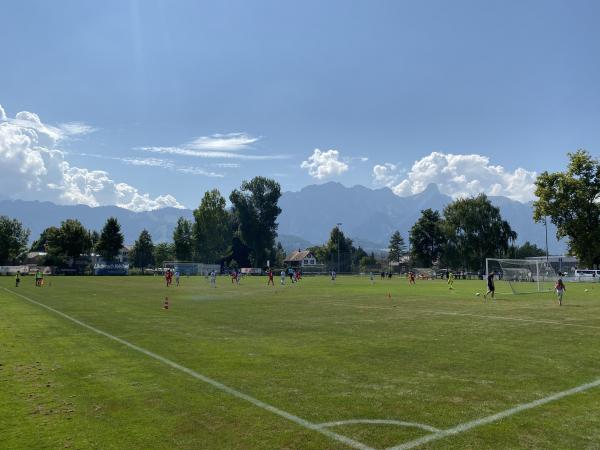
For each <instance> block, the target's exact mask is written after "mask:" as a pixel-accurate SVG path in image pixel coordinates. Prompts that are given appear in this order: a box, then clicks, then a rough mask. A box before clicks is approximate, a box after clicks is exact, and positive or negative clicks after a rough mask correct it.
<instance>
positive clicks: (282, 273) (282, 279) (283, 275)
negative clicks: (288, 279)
mask: <svg viewBox="0 0 600 450" xmlns="http://www.w3.org/2000/svg"><path fill="white" fill-rule="evenodd" d="M279 275H280V276H281V285H282V286H283V285H284V284H285V270H282V271H281V273H280V274H279Z"/></svg>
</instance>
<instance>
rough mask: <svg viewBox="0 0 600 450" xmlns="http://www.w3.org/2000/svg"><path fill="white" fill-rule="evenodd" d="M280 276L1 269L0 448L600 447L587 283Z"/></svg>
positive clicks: (597, 350) (592, 292) (597, 293)
mask: <svg viewBox="0 0 600 450" xmlns="http://www.w3.org/2000/svg"><path fill="white" fill-rule="evenodd" d="M50 282H51V285H50ZM276 284H277V285H276V286H275V287H274V288H273V287H267V286H266V278H246V279H244V280H243V281H242V283H241V284H240V285H239V286H235V285H232V284H231V282H230V280H229V279H228V278H226V277H220V278H219V279H218V281H217V288H216V289H212V288H211V287H210V284H209V282H208V280H206V279H205V278H201V277H193V278H182V286H180V287H170V288H166V287H165V286H164V283H163V280H162V279H161V278H159V277H122V278H121V277H114V278H112V277H81V278H78V277H56V278H49V279H48V280H47V285H46V286H45V287H43V288H35V287H34V286H33V279H32V278H25V279H24V280H23V283H22V285H21V287H19V288H18V289H15V288H14V286H13V280H12V278H9V277H1V278H0V311H1V312H0V342H1V343H0V424H1V428H2V430H1V434H0V447H1V448H7V449H33V448H98V449H109V448H115V449H117V448H118V449H132V448H144V449H146V448H165V449H167V448H181V449H222V448H223V449H253V448H258V449H346V448H358V449H369V448H373V449H384V448H395V449H409V448H422V449H434V448H435V449H441V448H444V449H446V448H455V449H464V448H472V449H486V448H502V449H507V448H527V449H532V448H540V449H542V448H543V449H549V448H553V449H598V448H600V345H599V344H600V339H599V335H600V288H596V289H592V288H591V285H587V284H586V285H584V284H580V285H576V284H569V285H568V286H567V289H568V290H567V293H566V295H565V305H564V306H563V307H559V306H558V305H557V302H556V300H555V297H554V295H553V294H552V293H544V294H529V295H521V296H515V295H508V294H500V295H498V296H497V300H496V301H487V302H484V301H483V297H476V296H475V293H476V292H482V293H483V292H484V291H485V282H483V281H460V280H458V281H456V282H455V283H454V288H455V289H454V290H452V291H451V290H449V289H448V287H447V285H446V283H445V282H443V281H422V282H419V281H417V285H416V286H408V285H407V283H406V280H405V279H400V278H395V279H392V280H385V281H380V280H379V279H376V281H375V283H374V284H371V282H370V281H369V280H368V278H366V277H362V278H361V277H338V279H337V281H336V282H335V283H332V282H331V281H330V280H329V279H327V278H325V277H323V278H304V279H303V280H302V281H301V282H300V283H298V284H296V285H290V284H289V279H288V280H286V285H285V286H280V285H279V281H278V280H277V279H276ZM586 288H587V289H589V290H588V292H586V291H585V290H584V289H586ZM502 290H504V291H505V292H506V291H507V290H506V289H502V288H501V287H500V291H502ZM388 293H390V294H391V298H389V297H388ZM165 295H168V296H169V298H170V309H169V310H168V311H167V310H163V309H162V304H163V299H164V297H165Z"/></svg>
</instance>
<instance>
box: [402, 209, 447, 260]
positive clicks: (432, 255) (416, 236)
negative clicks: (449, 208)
mask: <svg viewBox="0 0 600 450" xmlns="http://www.w3.org/2000/svg"><path fill="white" fill-rule="evenodd" d="M442 225H443V223H442V218H441V216H440V213H439V212H438V211H434V210H432V209H425V210H423V211H421V217H419V218H418V219H417V221H416V222H415V224H414V225H413V226H412V228H411V229H410V235H409V242H410V255H411V258H412V259H413V261H414V263H415V264H416V265H417V266H421V267H431V266H432V265H433V263H434V262H435V261H437V260H438V259H439V257H440V253H441V250H442V246H443V245H444V242H445V241H446V236H445V235H444V230H443V226H442Z"/></svg>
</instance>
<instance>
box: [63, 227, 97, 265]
mask: <svg viewBox="0 0 600 450" xmlns="http://www.w3.org/2000/svg"><path fill="white" fill-rule="evenodd" d="M53 238H54V239H58V242H57V243H56V244H57V245H56V246H55V247H58V248H60V250H61V253H62V254H63V255H64V256H67V257H69V258H71V263H73V262H74V260H75V259H77V258H78V257H79V256H80V255H82V254H84V253H88V252H89V251H90V249H91V248H92V240H91V239H90V234H89V232H88V230H86V228H85V227H84V226H83V225H82V224H81V222H80V221H79V220H77V219H67V220H65V221H63V222H62V223H61V225H60V228H59V230H58V233H57V234H55V235H54V237H53Z"/></svg>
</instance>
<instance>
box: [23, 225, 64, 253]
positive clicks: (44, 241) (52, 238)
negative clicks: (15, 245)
mask: <svg viewBox="0 0 600 450" xmlns="http://www.w3.org/2000/svg"><path fill="white" fill-rule="evenodd" d="M59 232H60V230H59V228H58V227H54V226H52V227H48V228H45V229H44V230H43V231H42V232H41V233H40V237H39V238H37V239H36V240H35V241H33V244H31V247H30V250H31V251H32V252H47V251H48V247H49V246H50V242H58V234H59Z"/></svg>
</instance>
